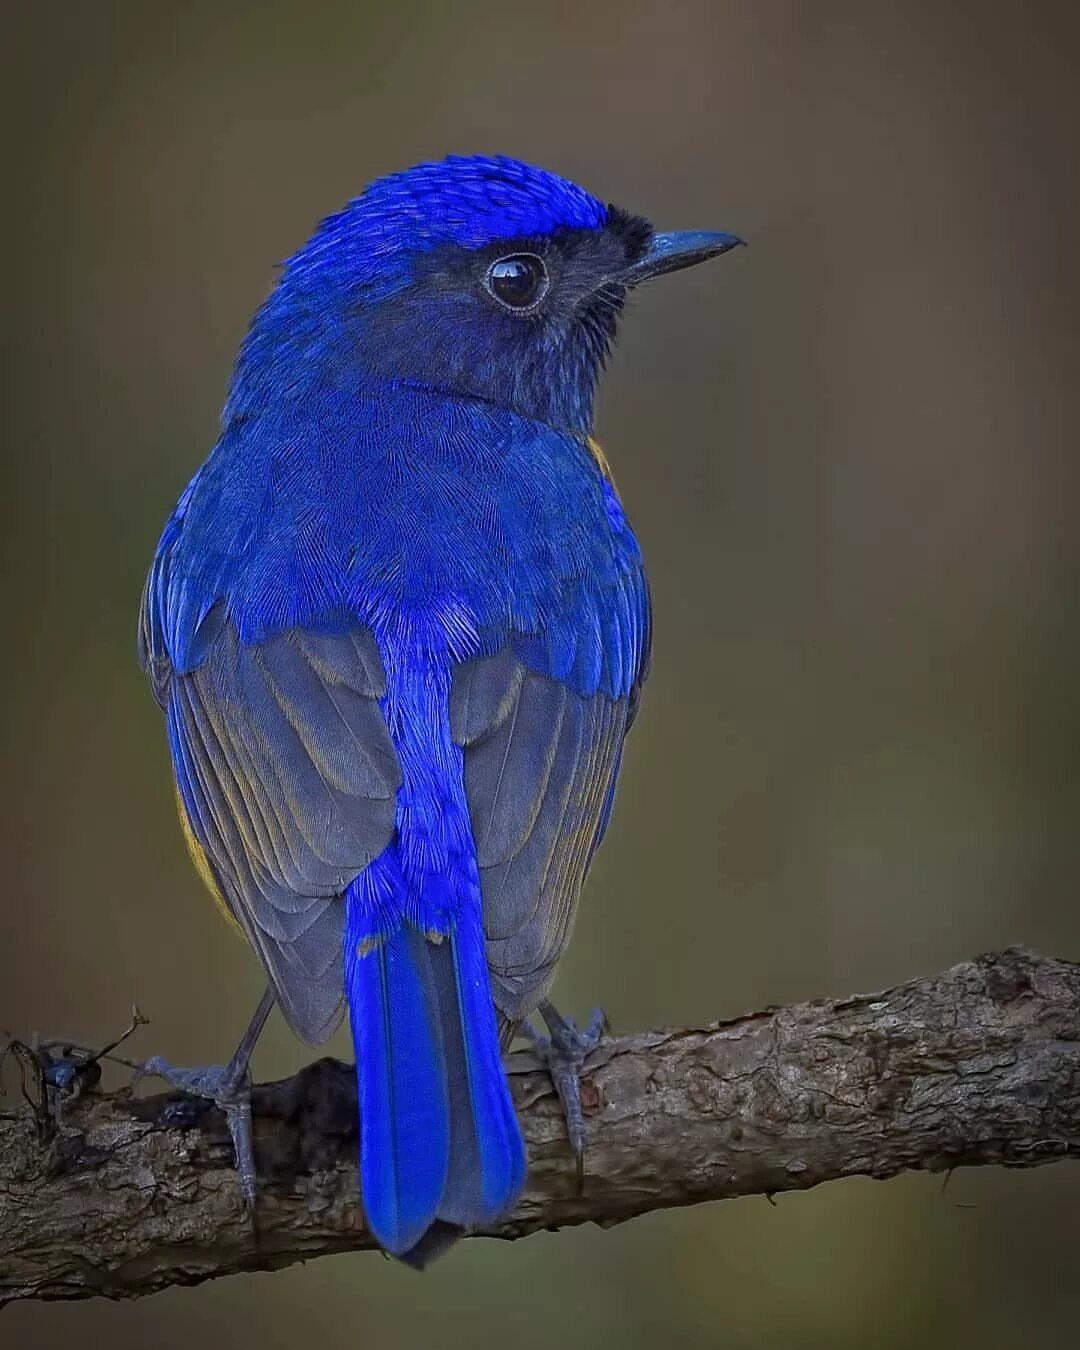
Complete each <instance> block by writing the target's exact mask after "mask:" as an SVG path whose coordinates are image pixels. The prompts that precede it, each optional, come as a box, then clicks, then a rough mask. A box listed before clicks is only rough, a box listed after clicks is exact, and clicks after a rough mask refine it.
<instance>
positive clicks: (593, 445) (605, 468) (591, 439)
mask: <svg viewBox="0 0 1080 1350" xmlns="http://www.w3.org/2000/svg"><path fill="white" fill-rule="evenodd" d="M585 444H586V445H587V446H588V447H589V454H590V455H592V457H593V459H595V460H596V463H597V467H598V468H599V470H600V472H601V473H602V474H603V475H604V477H605V478H606V479H607V480H608V482H609V483H610V484H611V486H612V487H615V479H614V478H613V477H612V475H611V465H610V464H609V463H608V461H607V455H605V454H604V447H603V446H602V445H601V444H600V442H599V441H598V440H597V439H596V438H595V436H588V437H586V439H585ZM615 490H616V491H618V489H617V488H616V489H615Z"/></svg>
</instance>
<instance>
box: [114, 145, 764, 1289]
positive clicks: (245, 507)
mask: <svg viewBox="0 0 1080 1350" xmlns="http://www.w3.org/2000/svg"><path fill="white" fill-rule="evenodd" d="M741 242H742V241H741V240H739V239H738V238H737V237H736V236H735V235H732V234H729V233H725V232H719V231H681V232H674V233H663V232H658V231H657V230H655V229H654V228H653V226H652V225H651V224H650V223H649V222H648V221H647V220H645V219H644V218H643V217H640V216H637V215H634V214H631V213H630V212H628V211H626V210H623V209H621V208H620V207H617V206H614V205H610V204H607V203H605V202H604V201H602V200H601V199H600V198H598V197H596V196H594V195H592V194H591V193H589V192H587V191H586V190H585V189H583V188H581V187H579V186H577V185H576V184H574V183H572V182H570V181H568V180H567V179H565V178H562V177H560V176H558V175H556V174H554V173H551V172H548V171H546V170H543V169H540V168H537V167H534V166H532V165H529V164H526V163H523V162H521V161H519V160H515V159H511V158H508V157H505V156H480V155H472V156H451V157H449V158H447V159H444V160H440V161H437V162H428V163H422V164H419V165H417V166H415V167H413V168H410V169H407V170H405V171H402V172H397V173H392V174H390V175H388V176H386V177H383V178H380V179H377V180H376V181H374V182H372V183H371V184H370V185H369V186H368V187H367V188H366V189H365V190H364V191H363V192H362V193H361V194H360V195H359V196H358V197H356V198H355V199H354V200H352V201H351V202H349V203H348V204H347V205H346V206H345V207H344V208H343V209H341V210H340V211H338V212H337V213H335V214H332V215H330V216H328V217H327V218H326V219H324V220H323V221H322V222H321V224H319V226H318V227H317V228H316V230H315V232H314V234H313V235H312V236H311V238H310V239H309V240H308V241H307V242H306V243H305V244H304V245H303V246H302V247H301V248H300V249H299V250H298V251H297V252H296V253H294V254H293V255H292V256H291V257H290V258H288V260H287V261H286V262H284V263H283V264H282V266H281V268H280V272H279V276H278V278H277V280H276V283H275V285H274V287H273V289H272V290H271V292H270V294H269V296H268V297H267V299H266V300H265V301H264V303H263V304H262V306H261V307H260V308H259V309H258V310H257V312H256V313H255V315H254V317H253V319H252V321H251V324H250V327H249V329H248V332H247V335H246V337H245V338H244V339H243V342H242V344H241V346H240V350H239V353H238V356H237V359H236V363H235V367H234V370H233V374H232V378H231V382H230V385H229V388H228V392H227V396H226V400H225V405H224V410H223V413H222V418H221V426H220V435H219V438H218V440H217V442H216V444H215V445H214V447H213V449H212V451H211V453H210V455H209V457H208V458H207V459H206V461H205V462H204V463H203V465H202V467H201V468H199V469H198V471H197V472H196V473H195V476H194V477H193V478H192V479H191V481H190V483H189V485H188V486H187V488H186V489H185V490H184V492H183V494H182V495H181V497H180V499H179V501H178V503H177V505H176V507H175V509H174V510H173V512H172V514H171V515H170V516H169V517H168V520H167V522H166V524H165V527H164V530H163V533H162V534H161V537H160V541H159V543H158V546H157V549H156V552H155V555H154V559H153V564H152V566H151V568H150V572H149V575H148V577H147V580H146V585H145V588H144V591H143V597H142V605H141V610H140V618H139V652H140V659H141V664H142V666H143V669H144V670H145V672H146V674H147V676H148V678H149V682H150V685H151V688H152V690H153V693H154V696H155V697H156V699H157V702H158V703H159V704H160V706H161V709H162V710H163V712H164V716H165V725H166V732H167V738H168V746H169V750H170V754H171V762H172V768H173V773H174V780H175V790H176V802H177V806H178V810H179V816H180V821H181V825H182V829H183V833H184V836H185V838H186V841H187V846H188V849H189V851H190V854H191V858H192V861H193V863H194V866H195V869H196V871H197V872H198V874H199V875H200V877H201V878H202V880H203V882H204V883H205V884H206V886H207V888H208V889H209V890H210V892H211V894H212V895H213V896H214V898H215V899H216V900H217V902H218V903H219V905H220V907H221V908H222V910H223V911H224V913H225V916H226V917H227V919H228V920H229V921H230V922H231V923H232V924H233V926H234V927H236V928H238V929H239V930H240V932H241V933H242V934H243V935H244V936H245V937H246V938H247V940H248V942H249V943H250V945H251V947H252V948H253V949H254V951H255V953H256V954H257V956H258V959H259V961H260V962H261V965H262V967H263V969H264V971H265V974H266V977H267V981H268V987H267V991H266V993H265V994H264V996H263V998H262V1000H261V1001H260V1004H259V1007H258V1009H257V1011H256V1014H255V1017H254V1018H253V1020H252V1023H251V1025H250V1027H249V1028H248V1031H247V1033H246V1034H245V1036H244V1038H243V1040H242V1041H241V1043H240V1046H239V1047H238V1048H237V1051H236V1053H235V1054H234V1055H233V1057H232V1059H230V1060H229V1062H228V1063H227V1064H225V1065H217V1066H210V1067H209V1068H205V1069H183V1068H179V1067H177V1066H173V1065H172V1064H170V1063H169V1062H168V1061H167V1060H165V1059H163V1058H161V1057H155V1058H154V1059H152V1060H150V1061H148V1063H147V1065H146V1069H147V1071H148V1072H152V1073H159V1074H161V1075H162V1076H164V1077H166V1078H168V1079H170V1081H172V1082H174V1083H176V1084H178V1085H179V1086H181V1087H184V1088H186V1089H187V1090H189V1091H193V1092H199V1093H202V1094H203V1095H205V1096H207V1097H210V1098H212V1099H214V1100H215V1101H217V1102H218V1103H219V1104H220V1105H221V1106H222V1107H223V1108H224V1109H225V1111H226V1115H227V1118H228V1121H229V1127H230V1130H231V1132H232V1137H233V1142H234V1145H235V1150H236V1164H237V1170H238V1172H239V1177H240V1185H241V1188H242V1190H243V1194H244V1198H245V1200H246V1201H247V1202H249V1204H251V1205H254V1202H255V1167H254V1159H253V1154H252V1145H251V1107H250V1076H249V1060H250V1057H251V1052H252V1049H253V1047H254V1045H255V1042H256V1040H257V1038H258V1036H259V1034H260V1032H261V1030H262V1027H263V1024H264V1023H265V1021H266V1018H267V1016H268V1014H269V1012H270V1011H271V1009H272V1008H273V1006H274V1005H275V1003H276V1005H277V1006H278V1007H279V1008H280V1010H281V1012H282V1014H283V1015H284V1017H285V1020H286V1021H287V1023H288V1024H289V1026H290V1027H291V1029H292V1030H293V1031H294V1032H295V1033H296V1035H297V1036H298V1037H299V1038H300V1039H301V1040H303V1041H305V1042H307V1043H308V1044H310V1045H318V1044H320V1043H322V1042H323V1041H325V1040H326V1039H327V1038H328V1037H329V1036H330V1035H331V1034H332V1033H333V1031H334V1030H335V1029H336V1027H337V1026H338V1024H339V1022H340V1021H341V1019H342V1018H343V1016H344V1015H345V1014H346V1012H347V1014H348V1017H349V1021H350V1025H351V1030H352V1038H353V1044H354V1048H355V1053H356V1063H357V1070H356V1073H357V1091H358V1102H359V1113H360V1126H359V1137H360V1197H359V1198H360V1202H361V1204H362V1207H363V1213H364V1217H365V1222H366V1225H367V1227H368V1229H369V1230H370V1232H371V1233H372V1234H373V1236H374V1238H375V1240H376V1241H377V1243H378V1244H379V1245H380V1246H381V1247H382V1248H383V1249H384V1251H386V1252H387V1253H389V1254H391V1255H393V1256H395V1257H398V1258H400V1259H401V1260H402V1261H404V1262H406V1263H407V1264H410V1265H413V1266H416V1267H423V1266H424V1265H426V1264H427V1263H428V1262H429V1261H430V1260H432V1259H433V1258H434V1257H435V1256H437V1255H439V1254H440V1253H441V1252H442V1251H444V1250H445V1249H446V1248H447V1247H448V1246H450V1245H452V1243H453V1242H454V1241H456V1239H457V1238H458V1237H459V1236H461V1235H462V1234H463V1233H468V1232H471V1231H475V1230H478V1229H480V1230H483V1229H486V1228H490V1227H491V1226H492V1225H493V1224H495V1223H497V1222H498V1221H499V1219H500V1218H502V1217H504V1216H505V1215H506V1214H507V1213H508V1212H509V1211H511V1210H512V1208H513V1206H514V1204H515V1201H516V1200H517V1198H518V1196H519V1195H520V1192H521V1190H522V1187H523V1184H524V1180H525V1175H526V1157H525V1149H524V1144H523V1141H522V1134H521V1130H520V1126H519V1124H518V1122H517V1119H516V1115H515V1111H514V1106H513V1102H512V1100H511V1096H510V1091H509V1087H508V1082H507V1077H506V1074H505V1071H504V1068H503V1055H504V1053H505V1051H506V1050H507V1048H508V1047H509V1044H510V1042H511V1040H512V1038H513V1036H514V1035H515V1033H517V1032H518V1031H520V1030H522V1029H526V1030H530V1031H531V1027H532V1024H531V1022H530V1021H529V1019H530V1018H531V1017H532V1016H533V1015H534V1014H535V1013H536V1012H537V1011H538V1010H539V1011H540V1013H541V1015H542V1017H543V1018H544V1020H545V1021H546V1022H547V1025H548V1028H549V1031H550V1035H549V1036H547V1037H540V1036H538V1035H537V1034H536V1033H535V1032H532V1035H533V1039H534V1041H535V1043H536V1044H537V1046H538V1047H541V1048H542V1049H543V1050H544V1051H545V1053H546V1056H547V1062H548V1064H549V1067H550V1068H551V1071H552V1077H553V1079H554V1080H555V1084H556V1087H557V1088H558V1089H559V1093H560V1096H561V1097H562V1099H563V1103H564V1107H565V1108H566V1113H567V1127H568V1132H569V1134H570V1138H571V1143H572V1144H573V1145H574V1147H575V1149H576V1150H577V1151H578V1152H579V1155H580V1150H581V1149H582V1148H583V1137H584V1136H583V1130H584V1127H583V1124H582V1120H581V1110H580V1098H579V1097H578V1095H577V1093H576V1083H577V1069H578V1068H579V1067H580V1063H581V1061H582V1059H583V1057H584V1054H585V1053H586V1052H587V1051H588V1049H589V1048H590V1047H591V1046H592V1045H593V1044H595V1041H596V1037H597V1035H598V1034H599V1024H598V1022H597V1021H596V1019H594V1022H593V1023H592V1024H590V1026H589V1027H587V1028H584V1029H580V1030H579V1029H578V1027H577V1025H576V1023H575V1022H573V1021H572V1020H571V1019H569V1018H566V1019H563V1018H562V1017H561V1016H560V1015H559V1013H558V1012H557V1010H556V1009H555V1007H554V1005H553V1004H552V1003H551V1001H550V1000H549V998H548V994H549V992H550V988H551V984H552V981H553V979H554V976H555V971H556V967H557V965H558V962H559V958H560V957H561V955H562V954H563V952H564V950H565V948H566V945H567V943H568V941H569V939H570V935H571V932H572V929H573V927H574V920H575V916H576V913H577V909H578V901H579V898H580V895H581V891H582V887H583V884H584V882H585V876H586V873H587V871H588V869H589V865H590V863H591V861H592V858H593V856H594V854H595V852H596V849H597V847H598V846H599V844H600V842H601V840H602V838H603V836H604V832H605V830H606V828H607V825H608V821H609V818H610V815H611V811H612V803H613V799H614V793H615V785H616V780H617V778H618V775H619V770H620V764H621V761H622V754H623V745H624V740H625V737H626V734H627V732H628V731H629V730H630V727H631V725H632V723H633V722H634V719H635V717H636V715H637V711H638V705H639V699H640V694H641V689H642V686H643V683H644V681H645V678H646V675H647V672H648V668H649V660H650V648H651V633H652V614H651V603H650V595H649V586H648V581H647V578H646V572H645V567H644V563H643V560H642V554H641V549H640V546H639V543H638V541H637V538H636V536H635V534H634V532H633V530H632V528H631V526H630V523H629V521H628V519H627V516H626V513H625V511H624V509H623V505H622V502H621V500H620V496H619V494H618V492H617V491H616V488H615V485H614V482H613V479H612V476H611V472H610V469H609V467H608V463H607V460H606V458H605V456H604V453H603V452H602V450H601V449H600V447H599V444H598V442H597V441H596V440H595V438H594V396H595V391H596V387H597V382H598V379H599V376H600V373H601V371H602V369H603V367H604V365H605V362H606V360H607V357H608V355H609V352H610V350H611V347H612V343H613V341H614V338H615V336H616V329H617V325H618V322H619V318H620V315H621V313H622V310H623V307H624V303H625V301H626V297H627V294H628V292H629V291H630V290H631V289H632V288H633V287H635V286H637V285H639V284H640V283H641V282H643V281H646V280H648V279H650V278H653V277H656V276H659V275H661V274H663V273H666V272H671V271H675V270H677V269H681V268H685V267H689V266H691V265H693V264H696V263H700V262H703V261H705V260H706V259H709V258H713V257H716V256H719V255H720V254H723V253H726V252H727V251H729V250H730V249H732V248H733V247H735V245H736V244H738V243H741Z"/></svg>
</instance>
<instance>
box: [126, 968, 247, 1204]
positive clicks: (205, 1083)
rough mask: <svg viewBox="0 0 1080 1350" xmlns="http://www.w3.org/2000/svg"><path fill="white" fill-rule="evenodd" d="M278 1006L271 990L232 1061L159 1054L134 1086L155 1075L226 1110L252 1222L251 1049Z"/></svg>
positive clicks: (143, 1070)
mask: <svg viewBox="0 0 1080 1350" xmlns="http://www.w3.org/2000/svg"><path fill="white" fill-rule="evenodd" d="M273 1006H274V995H273V992H272V991H271V990H269V989H268V990H267V991H266V992H265V993H264V994H263V996H262V998H261V999H260V1000H259V1006H258V1007H257V1008H256V1009H255V1015H254V1016H253V1017H252V1019H251V1024H250V1025H249V1026H248V1029H247V1031H245V1032H244V1035H243V1037H242V1038H241V1041H240V1044H239V1045H238V1046H237V1047H236V1050H235V1052H234V1054H233V1057H232V1059H230V1060H229V1062H228V1064H210V1065H207V1066H204V1067H202V1068H193V1069H184V1068H177V1067H176V1066H175V1065H173V1064H170V1063H169V1061H168V1060H166V1059H162V1058H161V1056H160V1055H155V1056H154V1058H153V1059H148V1060H147V1061H146V1063H145V1064H144V1065H142V1067H141V1068H140V1069H138V1070H137V1071H136V1074H135V1077H134V1079H133V1080H132V1084H131V1086H132V1088H134V1087H135V1086H136V1084H137V1083H138V1082H139V1080H140V1079H141V1078H144V1077H147V1076H148V1075H153V1076H154V1077H155V1078H163V1079H164V1080H165V1081H166V1082H167V1083H171V1084H172V1085H173V1087H177V1088H179V1089H180V1090H181V1091H182V1092H186V1093H189V1094H190V1095H191V1096H194V1097H203V1098H205V1099H206V1100H207V1101H212V1102H213V1103H214V1105H215V1106H217V1107H219V1108H220V1110H221V1111H223V1112H224V1113H225V1123H226V1125H228V1127H229V1137H230V1138H231V1139H232V1146H233V1160H234V1163H235V1166H236V1175H237V1178H238V1179H239V1182H240V1193H241V1195H242V1196H243V1198H244V1208H245V1209H246V1210H247V1212H248V1215H249V1217H250V1218H251V1221H252V1224H253V1225H254V1222H255V1146H254V1143H253V1142H252V1127H251V1073H250V1071H249V1065H250V1063H251V1052H252V1050H254V1048H255V1042H256V1041H257V1040H258V1039H259V1034H260V1032H261V1031H262V1029H263V1026H264V1025H265V1023H266V1019H267V1017H268V1016H269V1015H270V1009H271V1008H272V1007H273Z"/></svg>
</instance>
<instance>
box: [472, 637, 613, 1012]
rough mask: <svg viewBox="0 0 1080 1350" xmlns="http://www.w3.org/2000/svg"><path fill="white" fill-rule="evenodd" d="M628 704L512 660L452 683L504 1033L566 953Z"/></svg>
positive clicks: (502, 655)
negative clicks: (583, 691)
mask: <svg viewBox="0 0 1080 1350" xmlns="http://www.w3.org/2000/svg"><path fill="white" fill-rule="evenodd" d="M628 712H629V701H628V700H626V699H611V698H608V697H607V696H606V695H604V694H596V695H594V696H592V697H590V698H583V697H581V696H580V695H578V694H575V693H574V692H573V691H572V690H571V689H569V688H568V687H567V686H566V685H564V684H562V683H561V681H559V680H555V679H552V678H550V677H548V676H546V675H539V674H536V673H535V672H533V671H530V670H528V669H527V668H526V667H525V666H524V665H523V663H522V662H521V661H520V660H519V659H518V658H517V657H516V656H515V655H514V654H513V652H512V650H510V649H505V650H503V651H501V652H499V653H498V654H497V655H496V656H493V657H489V658H486V659H483V660H477V661H471V662H468V663H466V664H464V665H461V666H459V667H458V668H457V669H456V670H455V673H454V683H453V688H452V693H451V702H450V726H451V732H452V734H453V736H454V739H455V741H457V743H458V744H459V745H462V746H463V748H464V761H465V792H466V796H467V798H468V802H469V811H470V815H471V817H472V821H473V832H474V836H475V839H476V848H477V861H478V863H479V868H480V885H481V890H482V892H483V902H484V927H485V932H486V936H487V951H488V965H489V967H490V969H491V975H492V985H493V992H494V995H495V1001H496V1004H497V1005H498V1008H499V1010H500V1012H501V1013H502V1014H503V1015H504V1017H505V1018H506V1019H508V1020H509V1021H517V1020H520V1018H522V1017H525V1016H527V1015H528V1013H530V1012H531V1011H532V1010H533V1009H534V1008H535V1007H536V1005H537V1003H538V1002H539V1000H540V999H541V998H542V997H543V996H544V994H545V992H546V991H547V988H548V987H549V986H550V983H551V980H552V978H553V976H554V971H555V965H556V963H557V961H558V959H559V957H560V956H561V955H562V952H563V950H564V948H565V946H566V943H567V942H568V941H569V938H570V933H571V930H572V928H573V923H574V918H575V915H576V911H577V904H578V899H579V897H580V895H581V889H582V886H583V884H584V881H585V874H586V872H587V870H588V867H589V863H590V861H591V860H592V855H593V853H594V851H595V848H596V845H597V842H598V836H599V833H600V830H601V828H602V824H603V818H604V810H605V804H606V803H607V801H608V798H609V794H610V792H611V790H612V787H613V782H614V777H615V774H616V772H617V770H618V763H619V754H620V749H621V746H622V741H623V737H624V735H625V733H626V726H627V716H628Z"/></svg>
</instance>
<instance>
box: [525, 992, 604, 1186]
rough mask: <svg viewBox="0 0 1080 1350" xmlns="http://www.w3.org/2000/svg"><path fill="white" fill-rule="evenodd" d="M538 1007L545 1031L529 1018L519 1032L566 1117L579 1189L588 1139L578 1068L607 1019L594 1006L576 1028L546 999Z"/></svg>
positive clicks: (599, 1037)
mask: <svg viewBox="0 0 1080 1350" xmlns="http://www.w3.org/2000/svg"><path fill="white" fill-rule="evenodd" d="M538 1011H539V1013H540V1016H541V1017H542V1018H543V1019H544V1023H545V1025H546V1026H547V1029H548V1034H547V1035H546V1036H544V1035H541V1034H540V1032H538V1031H537V1030H536V1028H535V1027H534V1026H533V1025H532V1024H531V1023H530V1022H524V1023H522V1026H521V1032H522V1035H523V1036H524V1037H525V1038H526V1040H528V1041H529V1043H530V1044H531V1046H532V1048H533V1053H534V1054H535V1055H536V1057H537V1058H538V1059H539V1060H540V1061H541V1062H542V1063H543V1065H544V1067H545V1068H546V1069H547V1071H548V1073H549V1074H550V1075H551V1082H552V1085H553V1086H554V1088H555V1092H556V1094H557V1096H558V1098H559V1102H560V1104H561V1106H562V1109H563V1119H564V1120H565V1121H566V1133H567V1137H568V1138H569V1140H570V1148H571V1151H572V1152H573V1154H574V1164H575V1167H576V1170H577V1181H578V1191H579V1193H580V1192H581V1191H582V1190H584V1186H585V1149H586V1146H587V1144H588V1142H589V1132H588V1130H587V1128H586V1125H585V1116H584V1112H583V1111H582V1107H581V1070H582V1068H583V1066H584V1064H585V1060H586V1059H587V1058H588V1056H589V1055H590V1054H591V1053H592V1052H593V1050H595V1049H596V1047H597V1045H598V1044H599V1043H600V1039H601V1037H602V1036H603V1034H604V1032H605V1031H606V1030H607V1029H608V1021H607V1017H606V1016H605V1014H604V1011H603V1009H602V1008H595V1009H594V1010H593V1013H592V1016H591V1017H590V1018H589V1021H588V1024H587V1025H586V1026H585V1027H584V1029H579V1027H578V1025H577V1023H576V1022H575V1021H574V1019H573V1018H572V1017H563V1016H562V1014H561V1013H559V1012H558V1010H557V1009H556V1008H555V1007H554V1005H553V1004H551V1003H549V1002H548V1001H547V1000H546V999H545V1000H544V1001H543V1002H542V1003H541V1004H540V1007H539V1010H538Z"/></svg>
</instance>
